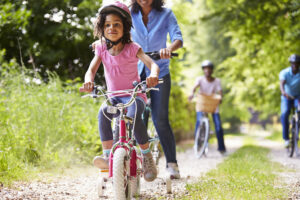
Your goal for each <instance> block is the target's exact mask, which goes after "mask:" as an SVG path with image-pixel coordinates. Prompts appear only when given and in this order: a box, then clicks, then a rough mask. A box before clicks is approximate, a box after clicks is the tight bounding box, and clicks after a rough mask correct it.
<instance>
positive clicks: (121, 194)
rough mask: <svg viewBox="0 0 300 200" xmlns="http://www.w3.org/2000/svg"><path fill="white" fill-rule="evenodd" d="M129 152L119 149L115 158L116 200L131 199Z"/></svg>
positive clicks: (114, 189)
mask: <svg viewBox="0 0 300 200" xmlns="http://www.w3.org/2000/svg"><path fill="white" fill-rule="evenodd" d="M126 157H127V152H126V150H125V149H123V148H118V149H117V150H116V151H115V153H114V157H113V193H114V199H115V200H124V199H126V200H127V199H128V200H129V199H131V184H130V181H129V180H130V167H129V160H128V159H127V158H126Z"/></svg>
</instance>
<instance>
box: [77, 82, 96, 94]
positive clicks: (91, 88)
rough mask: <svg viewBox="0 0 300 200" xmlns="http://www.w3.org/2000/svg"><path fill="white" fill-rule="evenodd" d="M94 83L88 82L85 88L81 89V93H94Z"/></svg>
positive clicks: (84, 85)
mask: <svg viewBox="0 0 300 200" xmlns="http://www.w3.org/2000/svg"><path fill="white" fill-rule="evenodd" d="M94 85H95V84H94V82H86V83H84V84H83V87H81V88H79V91H80V92H92V91H93V89H94Z"/></svg>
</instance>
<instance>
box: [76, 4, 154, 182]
mask: <svg viewBox="0 0 300 200" xmlns="http://www.w3.org/2000/svg"><path fill="white" fill-rule="evenodd" d="M131 26H132V20H131V16H130V11H129V9H128V7H127V6H126V5H125V4H123V3H120V2H115V3H113V4H110V5H107V6H104V7H102V8H101V9H100V11H99V13H98V18H97V20H96V23H95V27H94V36H96V37H98V38H99V40H100V43H98V44H97V45H96V48H95V56H94V58H93V60H92V61H91V63H90V66H89V69H88V70H87V72H86V74H85V82H84V84H83V89H81V91H85V92H91V91H92V90H93V87H94V77H95V74H96V72H97V70H98V68H99V66H100V64H101V62H102V63H103V65H104V71H105V73H104V75H105V80H106V85H107V90H108V91H116V90H126V89H132V88H133V85H132V83H133V82H134V81H138V82H140V77H139V75H138V70H137V63H138V60H139V59H140V60H142V61H143V62H144V63H145V64H146V66H147V67H149V70H151V72H150V74H149V76H148V77H147V85H148V87H152V86H155V85H157V83H158V75H159V67H158V66H157V65H156V64H155V63H154V62H153V61H152V59H151V58H150V57H148V56H147V55H146V54H145V53H144V52H143V50H142V48H141V47H140V46H139V45H138V44H136V43H134V42H132V41H131V38H130V29H131ZM130 98H131V97H130V96H121V97H120V96H118V97H113V98H112V99H111V100H112V101H113V102H114V103H127V102H128V100H129V99H130ZM145 100H146V96H145V94H138V97H137V98H136V102H135V103H134V104H133V105H131V106H130V107H128V109H127V115H128V116H129V117H132V118H134V117H135V113H136V117H135V127H134V134H135V138H136V140H137V142H138V143H139V145H140V148H141V152H142V155H143V162H142V163H143V171H144V178H145V180H146V181H153V180H154V179H155V178H156V176H157V170H156V166H155V163H154V161H153V158H152V154H151V152H150V150H149V142H148V135H147V130H146V127H145V125H144V123H143V121H142V118H141V115H142V113H143V111H144V108H145ZM136 109H137V110H136ZM107 117H108V118H110V119H111V118H112V117H113V116H112V114H110V113H108V112H107V105H104V106H102V107H101V108H100V111H99V132H100V138H101V141H102V147H103V156H102V157H100V156H96V157H95V158H94V165H95V166H96V167H98V168H101V169H108V168H109V163H108V158H109V154H110V151H111V148H112V145H113V134H112V129H111V121H110V120H109V119H107Z"/></svg>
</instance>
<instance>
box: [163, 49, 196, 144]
mask: <svg viewBox="0 0 300 200" xmlns="http://www.w3.org/2000/svg"><path fill="white" fill-rule="evenodd" d="M179 52H180V54H183V52H184V50H180V51H179ZM182 65H183V63H182V62H179V59H178V58H173V59H172V60H171V63H170V68H171V70H170V71H171V79H172V81H171V83H172V85H171V95H170V102H169V117H170V123H171V125H172V128H173V131H174V132H175V136H176V139H177V140H179V139H182V138H186V137H187V135H186V133H187V132H188V131H191V130H193V129H194V123H195V121H196V120H195V119H196V116H195V115H194V116H191V113H193V112H192V111H193V110H194V106H193V105H192V104H190V103H188V100H187V97H186V96H185V95H184V92H183V90H182V85H183V78H184V77H183V75H182V71H183V66H182ZM184 134H185V135H184Z"/></svg>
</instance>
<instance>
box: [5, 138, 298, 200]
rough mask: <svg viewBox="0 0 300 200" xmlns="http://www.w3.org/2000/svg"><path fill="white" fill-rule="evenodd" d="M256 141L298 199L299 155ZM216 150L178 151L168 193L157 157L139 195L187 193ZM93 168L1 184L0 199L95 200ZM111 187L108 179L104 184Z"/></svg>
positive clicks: (231, 145)
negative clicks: (152, 176)
mask: <svg viewBox="0 0 300 200" xmlns="http://www.w3.org/2000/svg"><path fill="white" fill-rule="evenodd" d="M258 140H259V145H261V146H265V147H267V148H270V149H271V153H270V158H271V159H272V160H274V161H276V162H279V163H281V164H282V165H284V166H287V167H288V168H290V169H293V170H291V171H290V173H284V174H283V173H282V174H279V175H280V176H281V177H282V178H283V179H284V180H285V181H286V182H287V184H288V185H287V186H288V187H287V191H289V197H290V199H300V182H299V180H300V159H299V158H288V157H287V156H286V153H285V151H284V148H282V144H281V143H276V142H271V141H266V140H263V139H262V138H261V137H260V138H259V139H258ZM225 141H226V145H227V150H228V154H231V153H233V152H234V151H235V150H237V149H238V148H240V147H241V146H242V145H243V139H242V138H240V137H234V138H232V137H230V138H226V139H225ZM224 158H226V157H224V156H221V155H220V154H219V152H217V151H216V146H210V147H209V152H208V155H207V157H203V158H201V159H196V158H195V156H194V154H193V150H192V149H187V150H186V151H185V152H179V153H178V154H177V159H178V163H179V169H180V172H181V179H180V180H176V181H172V194H167V193H166V185H165V177H166V174H167V173H166V172H165V159H164V158H162V159H160V165H159V169H160V171H159V176H158V178H157V179H156V180H155V181H153V182H151V183H148V182H145V181H144V180H142V182H141V185H142V188H141V196H140V197H139V199H142V200H143V199H174V198H176V197H180V196H183V195H188V192H187V191H186V190H185V185H186V184H187V183H192V182H194V181H196V180H197V179H198V178H199V177H200V176H202V175H203V174H205V173H206V172H207V171H209V170H211V169H213V168H215V167H216V166H217V165H218V164H219V163H221V162H222V161H223V160H224ZM97 174H98V172H97V169H95V168H93V167H85V168H77V169H72V170H68V171H66V172H65V173H64V174H63V175H61V176H58V177H50V176H47V175H45V174H43V175H41V176H42V177H41V178H40V181H32V182H28V183H16V184H15V185H14V187H15V189H8V188H1V187H0V199H1V200H17V199H18V200H21V199H22V200H27V199H28V200H29V199H30V200H46V199H55V200H61V199H64V200H71V199H72V200H77V199H78V200H79V199H84V200H96V199H99V198H98V197H97V192H96V181H97ZM108 188H111V183H109V184H108ZM106 195H107V197H106V198H101V199H112V192H111V191H110V190H109V189H108V191H107V192H106Z"/></svg>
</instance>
